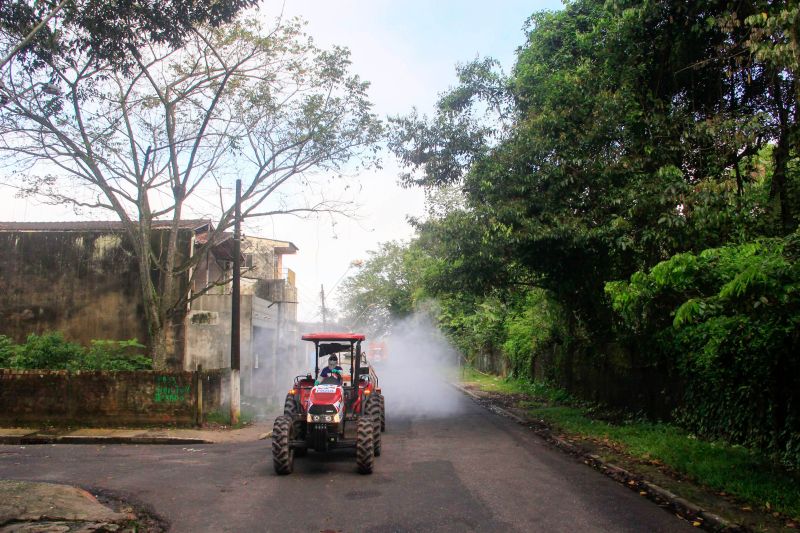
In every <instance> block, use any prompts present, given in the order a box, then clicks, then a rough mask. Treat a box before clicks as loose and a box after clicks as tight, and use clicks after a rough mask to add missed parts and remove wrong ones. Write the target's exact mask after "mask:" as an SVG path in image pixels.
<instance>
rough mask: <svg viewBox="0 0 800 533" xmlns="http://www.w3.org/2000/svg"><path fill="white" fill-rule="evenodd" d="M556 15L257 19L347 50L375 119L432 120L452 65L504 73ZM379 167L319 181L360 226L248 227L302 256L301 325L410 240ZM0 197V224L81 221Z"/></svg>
mask: <svg viewBox="0 0 800 533" xmlns="http://www.w3.org/2000/svg"><path fill="white" fill-rule="evenodd" d="M560 8H561V2H560V1H559V0H529V1H519V0H495V1H494V2H488V1H485V0H483V1H475V0H460V1H456V0H405V1H403V2H398V1H396V0H370V1H367V0H294V1H292V0H286V1H285V2H283V1H281V0H265V1H263V2H262V4H261V6H260V8H259V16H260V17H263V18H264V20H267V21H268V20H271V19H273V18H274V17H276V16H278V15H280V14H281V13H283V16H284V17H295V16H299V17H302V18H303V19H305V20H306V21H307V23H308V24H307V26H306V31H307V33H308V34H310V35H311V36H312V37H313V38H314V40H315V42H316V43H317V45H318V46H321V47H323V48H327V47H330V46H332V45H340V46H345V47H347V48H349V49H350V51H351V54H352V56H351V59H352V70H353V72H355V73H357V74H359V75H360V76H361V77H362V78H363V79H365V80H368V81H370V83H371V87H370V91H369V96H370V99H371V101H372V102H373V104H374V111H375V113H377V114H378V115H379V116H380V117H386V116H395V115H403V114H406V113H409V112H410V111H411V110H412V109H413V108H414V107H416V108H417V109H418V110H419V111H420V112H422V113H428V114H430V113H431V112H432V111H433V106H434V104H435V102H436V100H437V97H438V95H439V94H440V93H442V92H443V91H446V90H447V89H448V88H449V87H452V86H453V85H454V84H455V83H456V77H455V66H456V65H457V64H458V63H464V62H467V61H470V60H472V59H475V58H476V57H479V56H480V57H486V56H490V57H493V58H495V59H498V60H499V61H500V62H501V64H502V67H503V69H504V70H505V71H506V72H508V71H509V70H510V69H511V67H512V66H513V63H514V59H515V52H516V49H517V47H519V46H520V45H521V44H523V43H524V33H523V30H522V27H523V25H524V23H525V20H526V19H527V18H528V17H529V16H530V15H531V14H533V13H534V12H536V11H540V10H543V9H551V10H552V9H560ZM382 161H383V164H382V168H381V169H380V170H369V171H362V172H360V173H357V174H354V173H351V174H350V175H348V177H347V179H346V180H344V181H342V180H337V179H335V178H333V177H332V176H331V177H326V176H319V178H320V179H319V182H320V183H322V184H323V185H324V186H325V187H326V188H329V190H326V191H325V193H326V195H328V196H330V195H334V196H338V197H342V198H349V199H352V200H354V201H355V202H356V205H357V209H356V212H357V217H356V218H344V217H338V218H335V219H332V218H331V217H330V216H320V217H318V218H311V219H307V220H300V219H297V218H293V217H272V218H269V219H259V220H257V221H250V222H247V223H246V224H245V226H244V231H245V233H247V234H250V235H255V236H261V237H268V238H277V239H281V240H288V241H291V242H293V243H294V244H295V245H296V246H297V247H298V248H299V252H298V253H297V254H296V255H294V256H286V257H285V258H284V267H288V268H291V269H292V270H294V271H295V273H296V276H297V277H296V280H297V286H298V292H299V303H300V305H299V306H298V315H299V317H298V318H299V319H300V320H302V321H317V320H320V315H319V304H320V300H319V296H320V286H321V285H324V286H325V290H326V293H327V297H326V300H327V301H328V303H329V305H331V304H333V306H334V307H335V306H336V303H337V300H338V297H339V296H341V295H340V294H339V289H340V287H341V280H342V279H343V278H344V277H346V276H347V275H349V274H352V273H354V272H355V268H356V267H352V266H351V263H352V262H353V261H355V260H360V259H366V258H367V257H368V251H369V250H375V249H377V247H378V245H379V243H381V242H386V241H391V240H407V239H409V238H410V237H411V236H412V233H413V232H412V229H411V227H410V226H409V225H408V223H407V222H406V218H407V217H408V216H409V215H410V216H415V215H417V216H418V215H421V214H422V213H423V210H424V198H423V193H422V191H421V190H419V189H403V188H401V187H400V186H399V185H398V184H397V176H398V174H399V172H400V169H399V167H398V165H397V163H396V161H394V158H393V156H392V155H391V154H390V153H388V152H387V151H384V152H383V154H382ZM0 195H2V197H0V208H1V209H2V214H0V219H2V220H10V221H48V220H74V219H77V218H80V217H78V216H76V215H75V214H74V213H72V212H71V211H70V210H67V209H62V208H58V207H53V206H47V205H43V204H41V203H38V202H37V201H36V200H34V199H15V198H12V192H11V191H10V190H8V189H0ZM211 199H213V196H212V197H211ZM83 218H95V219H96V218H98V216H92V215H91V214H90V215H84V216H83ZM99 218H108V215H105V216H100V217H99Z"/></svg>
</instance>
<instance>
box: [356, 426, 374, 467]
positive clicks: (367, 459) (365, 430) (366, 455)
mask: <svg viewBox="0 0 800 533" xmlns="http://www.w3.org/2000/svg"><path fill="white" fill-rule="evenodd" d="M374 427H375V423H374V421H373V420H372V419H371V418H370V417H368V416H362V417H361V418H359V419H358V424H357V425H356V465H357V466H358V473H359V474H371V473H372V468H373V466H374V465H375V442H374V441H373V439H372V431H373V428H374Z"/></svg>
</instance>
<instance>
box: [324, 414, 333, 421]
mask: <svg viewBox="0 0 800 533" xmlns="http://www.w3.org/2000/svg"><path fill="white" fill-rule="evenodd" d="M332 421H333V417H332V416H331V415H325V422H332Z"/></svg>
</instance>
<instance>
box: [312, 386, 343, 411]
mask: <svg viewBox="0 0 800 533" xmlns="http://www.w3.org/2000/svg"><path fill="white" fill-rule="evenodd" d="M343 398H344V392H343V389H342V387H341V385H330V384H322V385H316V386H315V387H313V388H312V389H311V394H309V396H308V403H309V406H312V405H332V406H334V407H335V408H336V411H337V412H338V411H340V410H341V406H342V399H343Z"/></svg>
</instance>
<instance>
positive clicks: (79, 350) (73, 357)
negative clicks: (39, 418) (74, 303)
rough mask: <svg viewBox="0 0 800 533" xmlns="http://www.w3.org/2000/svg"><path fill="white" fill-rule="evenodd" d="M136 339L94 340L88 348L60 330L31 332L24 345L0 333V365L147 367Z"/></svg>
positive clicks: (91, 368)
mask: <svg viewBox="0 0 800 533" xmlns="http://www.w3.org/2000/svg"><path fill="white" fill-rule="evenodd" d="M144 348H145V347H144V346H143V345H142V344H139V342H138V341H137V340H136V339H130V340H125V341H113V340H93V341H92V342H91V346H90V347H89V348H88V349H87V348H84V347H83V346H81V345H79V344H76V343H72V342H69V341H67V340H66V339H64V336H63V335H62V334H61V333H60V332H50V333H44V334H42V335H36V334H31V335H29V336H28V338H27V339H26V341H25V343H23V344H14V342H13V341H11V339H9V338H8V337H6V336H2V335H0V368H17V369H49V370H71V371H76V370H110V371H119V370H150V369H152V368H153V361H152V359H150V358H149V357H147V356H145V355H143V354H142V353H141V351H142V350H144Z"/></svg>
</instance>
